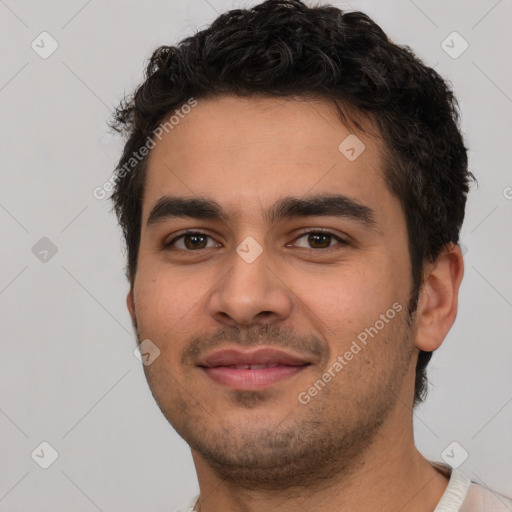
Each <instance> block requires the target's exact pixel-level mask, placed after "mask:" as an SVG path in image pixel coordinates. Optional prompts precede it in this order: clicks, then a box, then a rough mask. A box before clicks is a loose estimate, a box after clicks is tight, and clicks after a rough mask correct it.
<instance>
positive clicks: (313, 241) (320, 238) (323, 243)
mask: <svg viewBox="0 0 512 512" xmlns="http://www.w3.org/2000/svg"><path fill="white" fill-rule="evenodd" d="M301 238H302V239H305V240H306V244H307V245H300V244H298V247H303V248H305V249H328V248H329V247H333V246H334V245H340V244H341V245H344V244H345V242H344V240H342V239H341V238H340V237H338V236H336V235H334V234H333V233H329V232H324V231H309V232H307V233H303V234H302V235H301V236H299V237H298V238H297V240H300V239H301ZM333 241H337V242H338V244H333V243H332V242H333Z"/></svg>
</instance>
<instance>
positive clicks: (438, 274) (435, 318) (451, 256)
mask: <svg viewBox="0 0 512 512" xmlns="http://www.w3.org/2000/svg"><path fill="white" fill-rule="evenodd" d="M463 275H464V260H463V258H462V253H461V250H460V248H459V246H458V245H456V244H454V243H450V244H449V245H448V246H446V248H445V249H444V250H443V252H442V253H441V254H440V255H439V257H438V258H437V260H436V261H435V263H433V264H431V265H429V266H427V268H426V280H425V282H424V285H423V288H422V290H421V293H420V296H419V299H418V310H417V314H416V319H417V332H416V347H417V348H418V349H420V350H424V351H425V352H432V351H433V350H436V349H437V348H439V347H440V346H441V344H442V343H443V340H444V338H445V337H446V335H447V334H448V331H449V330H450V329H451V327H452V325H453V323H454V322H455V317H456V316H457V306H458V297H459V287H460V283H461V281H462V276H463Z"/></svg>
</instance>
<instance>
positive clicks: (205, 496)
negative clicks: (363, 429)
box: [192, 402, 448, 512]
mask: <svg viewBox="0 0 512 512" xmlns="http://www.w3.org/2000/svg"><path fill="white" fill-rule="evenodd" d="M192 456H193V459H194V464H195V466H196V471H197V476H198V481H199V488H200V496H201V497H200V500H199V504H198V505H197V506H196V510H198V511H199V512H220V511H222V512H268V510H279V511H282V512H288V511H290V512H291V511H296V510H297V509H299V510H300V509H302V508H303V509H304V510H318V509H319V508H320V507H322V508H325V509H331V510H371V509H372V508H373V509H376V510H380V511H382V512H393V511H396V510H400V511H401V512H413V511H414V512H432V511H433V510H434V509H435V507H436V505H437V503H438V502H439V500H440V499H441V496H442V494H443V493H444V491H445V489H446V486H447V483H448V478H447V477H446V476H444V475H443V474H442V473H441V472H439V471H438V470H437V469H435V468H434V467H433V466H432V465H431V464H430V463H429V462H428V461H427V460H426V459H425V458H424V457H423V456H422V455H421V454H420V453H419V452H418V450H417V449H416V447H415V446H414V440H413V430H412V415H411V411H410V409H408V408H407V407H406V406H405V405H404V404H403V402H399V403H398V404H397V406H396V407H395V409H394V410H393V411H392V413H391V414H390V416H389V417H388V419H387V421H386V422H385V423H383V425H382V426H381V429H380V430H379V432H378V433H377V434H376V436H375V437H374V439H373V440H372V442H371V443H370V444H369V445H368V446H367V448H366V450H365V451H364V453H361V454H360V456H359V457H358V458H357V461H354V464H352V465H351V466H347V465H346V464H343V463H342V462H343V461H341V460H340V461H338V464H337V465H333V467H336V466H337V467H339V468H343V470H340V471H337V472H336V471H333V472H332V473H331V475H332V476H329V478H328V479H324V480H323V481H321V482H318V481H316V482H315V483H312V485H311V486H307V487H306V488H305V487H304V486H301V487H294V488H286V489H282V490H272V491H269V490H268V489H256V488H251V489H248V488H247V487H246V486H244V485H238V484H237V482H232V481H229V482H228V481H227V480H223V479H222V478H221V477H219V476H218V475H217V474H216V472H215V470H214V469H213V468H212V467H211V466H209V465H208V464H207V463H206V462H205V460H204V459H203V458H202V457H201V455H200V454H199V453H197V452H196V451H194V450H192Z"/></svg>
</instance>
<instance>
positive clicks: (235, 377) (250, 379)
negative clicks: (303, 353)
mask: <svg viewBox="0 0 512 512" xmlns="http://www.w3.org/2000/svg"><path fill="white" fill-rule="evenodd" d="M306 366H307V365H303V366H276V367H274V368H261V369H259V370H258V369H256V370H237V369H236V368H229V367H228V366H216V367H214V368H203V370H204V371H205V372H206V374H207V375H208V376H209V377H210V378H211V379H213V380H214V381H216V382H218V383H219V384H223V385H225V386H229V387H231V388H236V389H259V388H264V387H266V386H269V385H271V384H275V383H276V382H280V381H282V380H284V379H287V378H289V377H292V376H293V375H297V373H299V372H301V371H302V370H304V368H306Z"/></svg>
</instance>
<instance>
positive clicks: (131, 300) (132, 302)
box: [126, 288, 137, 329]
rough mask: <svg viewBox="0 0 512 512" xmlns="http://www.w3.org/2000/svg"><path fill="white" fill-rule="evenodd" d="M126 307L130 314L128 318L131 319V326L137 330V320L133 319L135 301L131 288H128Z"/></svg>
mask: <svg viewBox="0 0 512 512" xmlns="http://www.w3.org/2000/svg"><path fill="white" fill-rule="evenodd" d="M126 305H127V306H128V311H129V312H130V316H131V317H132V324H133V326H134V327H135V329H137V320H136V317H135V299H134V298H133V288H130V291H129V292H128V295H127V296H126Z"/></svg>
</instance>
